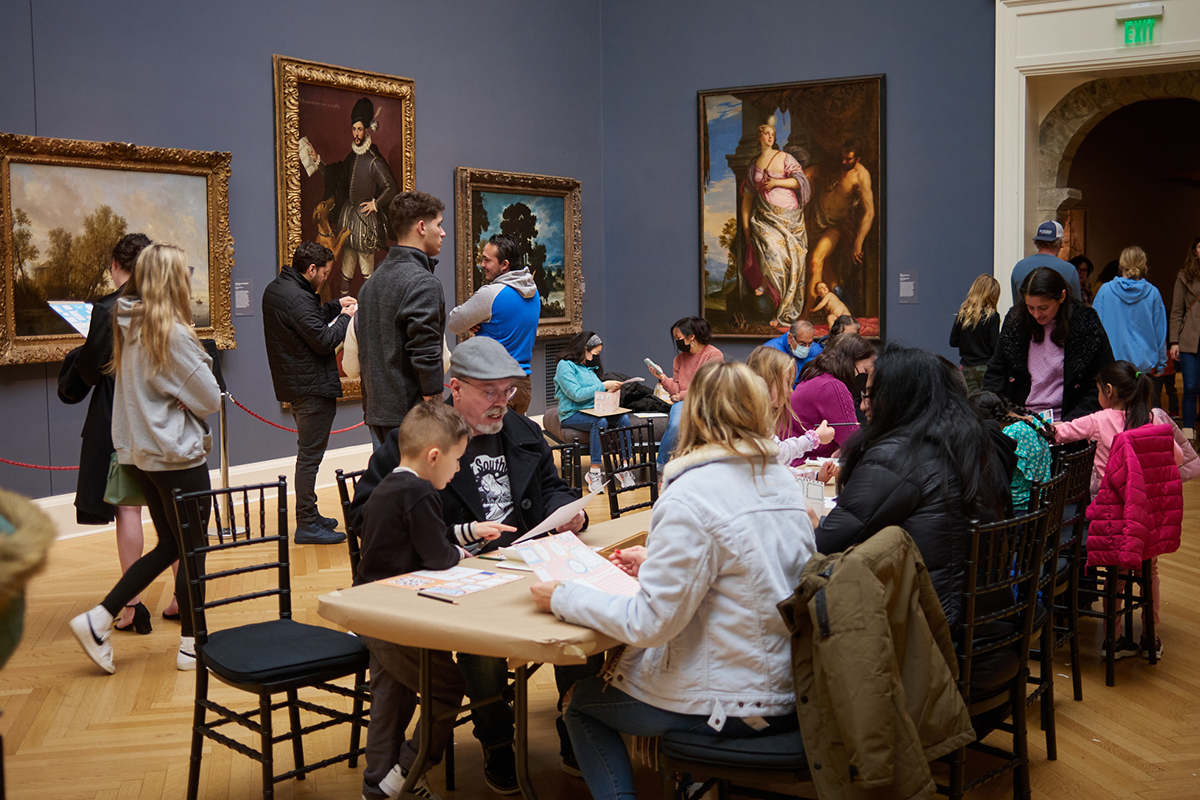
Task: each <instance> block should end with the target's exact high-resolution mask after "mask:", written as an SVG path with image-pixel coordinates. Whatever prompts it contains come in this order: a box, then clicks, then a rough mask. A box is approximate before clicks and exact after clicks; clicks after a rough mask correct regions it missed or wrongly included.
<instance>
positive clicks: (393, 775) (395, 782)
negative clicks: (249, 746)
mask: <svg viewBox="0 0 1200 800" xmlns="http://www.w3.org/2000/svg"><path fill="white" fill-rule="evenodd" d="M407 777H408V773H407V772H405V771H404V768H403V767H401V766H400V765H399V764H397V765H396V766H394V767H392V771H391V772H389V773H388V774H387V775H385V776H384V778H383V780H381V781H380V782H379V791H381V792H383V793H384V794H386V795H387V796H388V798H389V800H391V798H393V797H399V796H400V787H401V786H403V785H404V779H405V778H407ZM408 793H409V794H411V795H413V796H414V797H427V798H429V800H442V798H441V797H440V796H438V794H437V793H436V792H434V791H433V789H430V788H429V783H428V782H426V780H425V776H424V775H422V776H421V777H420V778H417V782H416V783H414V784H413V785H412V788H411V789H409V790H408Z"/></svg>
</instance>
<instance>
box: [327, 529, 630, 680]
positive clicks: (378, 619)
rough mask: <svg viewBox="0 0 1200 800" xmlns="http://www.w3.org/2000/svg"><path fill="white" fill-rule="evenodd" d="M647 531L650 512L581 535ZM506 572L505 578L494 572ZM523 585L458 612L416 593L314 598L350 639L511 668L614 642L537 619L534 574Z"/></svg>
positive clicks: (598, 543)
mask: <svg viewBox="0 0 1200 800" xmlns="http://www.w3.org/2000/svg"><path fill="white" fill-rule="evenodd" d="M649 528H650V512H649V511H643V512H640V513H635V514H627V515H625V516H623V517H621V518H619V519H615V520H610V521H607V522H601V523H597V524H595V525H593V526H591V527H590V528H589V529H588V530H586V531H584V532H583V533H582V534H580V535H579V536H580V538H581V539H582V540H583V541H584V542H585V543H586V544H589V545H592V546H594V547H606V546H608V545H610V544H613V543H615V542H619V541H621V540H623V539H627V538H629V537H630V536H634V535H635V534H637V533H639V532H643V531H647V530H649ZM459 563H460V565H461V566H464V567H472V568H475V569H486V570H496V564H497V562H495V561H485V560H483V559H479V558H469V559H464V560H463V561H461V562H459ZM497 571H500V572H504V570H497ZM511 574H514V575H520V576H521V577H522V579H521V580H518V581H513V582H512V583H507V584H504V585H503V586H495V587H492V588H490V589H485V590H483V591H481V592H476V593H475V594H469V595H466V596H463V597H460V598H458V605H450V604H449V603H441V602H438V601H437V600H431V599H429V598H425V597H420V596H418V595H417V593H416V592H415V591H412V590H409V589H401V588H399V587H396V586H387V585H384V584H381V583H368V584H363V585H362V586H354V587H352V588H349V589H340V590H338V591H334V592H330V593H329V594H324V595H321V596H320V597H319V598H318V601H319V606H318V608H317V613H319V614H320V615H321V616H322V617H324V618H325V619H327V620H330V621H331V622H335V623H337V624H338V625H341V626H343V627H345V628H348V629H349V630H352V631H354V632H355V633H361V634H364V635H366V636H372V637H375V638H376V639H383V640H385V641H389V642H396V643H397V644H404V645H409V646H412V647H427V648H432V649H437V650H453V651H461V652H466V653H475V654H478V655H483V656H497V657H500V658H507V659H511V660H512V661H514V662H524V663H539V664H581V663H583V662H584V661H585V660H586V659H587V657H588V656H589V655H591V654H593V653H598V652H601V651H603V650H607V649H608V648H610V647H613V646H615V645H616V644H618V642H617V641H616V640H615V639H611V638H609V637H607V636H605V635H603V634H601V633H598V632H596V631H594V630H592V629H590V628H584V627H580V626H578V625H572V624H570V623H567V622H562V621H560V620H558V619H557V618H556V617H554V615H552V614H543V613H541V612H539V611H538V610H537V609H536V608H535V607H534V605H533V598H531V597H530V595H529V587H530V586H531V585H532V584H533V583H534V582H536V581H537V578H536V577H535V576H534V574H533V573H532V572H513V573H511Z"/></svg>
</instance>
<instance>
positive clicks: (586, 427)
mask: <svg viewBox="0 0 1200 800" xmlns="http://www.w3.org/2000/svg"><path fill="white" fill-rule="evenodd" d="M611 419H613V418H612V417H593V416H592V415H591V414H585V413H583V412H582V411H576V412H575V413H574V414H572V415H571V416H569V417H567V418H566V419H564V420H563V421H562V422H561V423H560V424H561V425H562V427H564V428H574V429H575V430H577V431H588V432H589V434H590V437H591V438H590V439H589V440H588V453H589V455H590V456H591V459H592V463H593V464H599V463H600V461H601V460H602V459H601V458H600V431H602V430H605V429H606V428H623V427H625V426H627V425H629V417H627V416H626V415H625V414H622V415H621V416H619V417H617V418H616V421H615V422H609V420H611Z"/></svg>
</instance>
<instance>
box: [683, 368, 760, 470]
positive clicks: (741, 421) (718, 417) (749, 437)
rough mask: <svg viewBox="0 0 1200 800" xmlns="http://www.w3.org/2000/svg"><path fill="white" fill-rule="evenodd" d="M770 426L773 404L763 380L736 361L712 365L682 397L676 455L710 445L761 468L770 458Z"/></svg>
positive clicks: (703, 369)
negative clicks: (756, 455) (681, 417)
mask: <svg viewBox="0 0 1200 800" xmlns="http://www.w3.org/2000/svg"><path fill="white" fill-rule="evenodd" d="M770 425H771V402H770V399H769V396H768V395H767V385H766V384H765V383H764V382H763V380H762V379H761V378H759V377H758V376H757V375H755V374H754V371H753V370H751V369H750V368H749V367H747V366H746V365H745V364H741V363H739V362H737V361H710V362H708V363H707V364H705V365H704V366H702V367H701V368H700V369H699V370H697V372H696V375H695V376H694V377H693V378H692V382H691V384H690V385H689V386H688V393H687V396H686V397H684V398H683V419H682V421H681V423H680V426H679V442H678V444H677V445H676V446H675V452H674V455H675V456H677V457H678V456H685V455H687V454H688V453H690V452H692V451H693V450H698V449H699V448H701V447H704V446H705V445H710V444H712V445H717V446H719V447H723V448H724V449H726V450H728V451H730V452H732V453H738V454H740V455H741V456H742V457H743V458H745V459H746V460H747V461H749V462H750V464H751V465H754V464H755V462H756V461H761V466H763V467H765V466H766V465H767V464H768V463H769V461H770V459H771V448H772V444H771V429H770ZM747 450H749V451H750V453H747ZM751 453H757V454H758V458H756V457H754V456H753V455H752V454H751Z"/></svg>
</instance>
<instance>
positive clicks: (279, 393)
mask: <svg viewBox="0 0 1200 800" xmlns="http://www.w3.org/2000/svg"><path fill="white" fill-rule="evenodd" d="M262 310H263V335H264V336H265V337H266V340H267V363H268V364H269V365H270V367H271V382H272V383H273V384H275V399H276V400H279V401H280V402H281V403H290V402H292V401H293V400H297V399H299V398H301V397H341V396H342V380H341V378H339V377H338V367H337V355H336V350H337V346H338V345H339V344H341V343H342V340H343V339H345V338H346V327H347V326H348V325H349V324H350V316H349V315H348V314H343V313H342V306H341V304H340V303H339V302H338V301H337V300H330V301H329V302H328V303H325V304H322V303H321V300H320V298H319V297H318V296H317V293H316V292H314V291H313V288H312V285H311V284H310V283H309V282H308V279H307V278H305V277H304V276H303V275H301V274H300V273H299V272H296V271H295V270H294V269H292V268H291V267H284V268H283V270H282V271H281V272H280V273H279V277H277V278H276V279H275V280H273V281H271V283H270V284H268V285H267V290H266V291H265V292H263V299H262ZM334 320H336V321H335V322H333V324H332V325H330V324H329V323H330V322H331V321H334Z"/></svg>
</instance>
